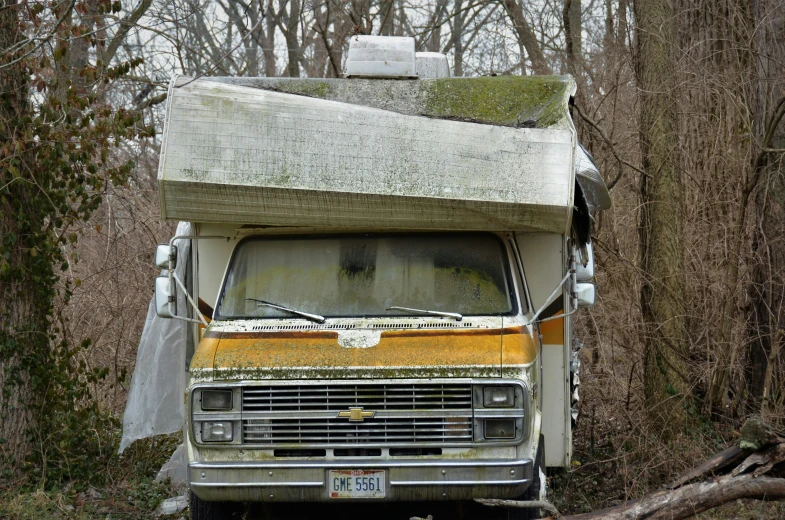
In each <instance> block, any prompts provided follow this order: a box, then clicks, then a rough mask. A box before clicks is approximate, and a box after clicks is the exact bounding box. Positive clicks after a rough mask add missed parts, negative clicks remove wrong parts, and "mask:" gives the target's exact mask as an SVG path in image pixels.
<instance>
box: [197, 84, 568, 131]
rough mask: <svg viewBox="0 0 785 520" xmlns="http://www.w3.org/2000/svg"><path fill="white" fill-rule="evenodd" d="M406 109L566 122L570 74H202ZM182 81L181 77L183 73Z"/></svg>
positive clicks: (519, 123)
mask: <svg viewBox="0 0 785 520" xmlns="http://www.w3.org/2000/svg"><path fill="white" fill-rule="evenodd" d="M204 80H206V81H218V82H221V83H229V84H233V85H242V86H247V87H253V88H260V89H265V90H273V91H276V92H284V93H289V94H296V95H302V96H308V97H315V98H319V99H327V100H332V101H341V102H344V103H351V104H356V105H363V106H368V107H373V108H381V109H384V110H391V111H393V112H399V113H402V114H408V115H421V116H426V117H434V118H440V119H454V120H459V121H472V122H476V123H485V124H493V125H499V126H512V127H532V128H569V126H570V124H571V123H570V115H569V110H568V101H569V98H570V96H571V95H573V94H574V92H575V82H574V80H573V79H572V77H571V76H485V77H478V78H440V79H423V80H379V79H299V78H298V79H292V78H205V79H204ZM182 81H187V78H183V80H182Z"/></svg>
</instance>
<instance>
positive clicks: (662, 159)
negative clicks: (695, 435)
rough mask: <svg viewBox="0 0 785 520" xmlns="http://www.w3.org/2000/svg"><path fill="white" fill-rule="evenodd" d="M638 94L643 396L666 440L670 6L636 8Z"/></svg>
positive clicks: (679, 377) (671, 193)
mask: <svg viewBox="0 0 785 520" xmlns="http://www.w3.org/2000/svg"><path fill="white" fill-rule="evenodd" d="M635 18H636V21H637V27H636V30H637V39H638V53H637V63H636V66H637V74H638V85H639V88H640V97H641V99H640V143H641V152H642V156H643V169H644V171H645V173H644V174H643V175H641V185H640V196H641V210H640V211H641V225H640V248H641V250H640V251H641V252H640V263H641V268H642V271H643V273H644V276H645V280H644V283H643V287H642V288H641V307H642V313H643V320H644V334H645V337H644V377H645V396H646V404H647V408H648V412H649V418H650V419H651V421H652V423H653V424H655V425H658V426H660V427H662V428H663V429H664V430H665V431H666V434H667V432H668V431H669V430H672V429H673V428H678V427H679V425H680V424H682V423H683V421H684V419H685V418H686V413H685V410H684V406H683V403H682V400H683V399H684V398H685V397H687V396H688V395H689V387H688V385H687V377H688V375H687V369H686V361H687V358H688V342H687V336H686V327H685V315H684V305H683V295H684V287H685V278H684V230H683V214H684V207H683V206H684V188H683V184H682V177H681V164H680V152H679V127H678V116H677V101H678V99H677V96H676V85H677V79H676V59H675V56H674V48H673V44H674V37H675V34H676V33H675V30H674V12H673V9H672V6H671V2H670V1H669V0H646V1H645V2H636V3H635Z"/></svg>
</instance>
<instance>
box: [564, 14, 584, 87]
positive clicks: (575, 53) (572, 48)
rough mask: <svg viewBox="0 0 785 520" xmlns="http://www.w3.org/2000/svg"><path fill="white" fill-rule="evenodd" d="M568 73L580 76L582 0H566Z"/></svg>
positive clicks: (565, 20)
mask: <svg viewBox="0 0 785 520" xmlns="http://www.w3.org/2000/svg"><path fill="white" fill-rule="evenodd" d="M562 22H563V23H564V41H565V51H566V54H567V72H569V73H570V74H572V75H573V76H577V75H578V72H579V70H578V63H580V60H581V57H582V54H581V0H564V9H563V10H562Z"/></svg>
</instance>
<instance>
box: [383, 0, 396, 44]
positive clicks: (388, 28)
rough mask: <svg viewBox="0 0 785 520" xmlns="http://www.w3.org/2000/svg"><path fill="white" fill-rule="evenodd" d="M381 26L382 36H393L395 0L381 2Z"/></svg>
mask: <svg viewBox="0 0 785 520" xmlns="http://www.w3.org/2000/svg"><path fill="white" fill-rule="evenodd" d="M380 18H381V22H380V24H381V26H380V27H379V34H380V35H381V36H392V35H393V30H394V29H395V27H394V23H393V22H394V18H395V0H384V1H383V2H381V12H380Z"/></svg>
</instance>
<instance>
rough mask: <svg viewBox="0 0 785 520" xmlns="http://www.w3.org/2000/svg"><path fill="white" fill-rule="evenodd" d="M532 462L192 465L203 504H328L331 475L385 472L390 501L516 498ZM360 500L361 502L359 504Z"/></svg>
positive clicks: (191, 473)
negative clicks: (340, 471)
mask: <svg viewBox="0 0 785 520" xmlns="http://www.w3.org/2000/svg"><path fill="white" fill-rule="evenodd" d="M532 466H533V463H532V460H531V459H520V460H492V459H491V460H488V459H485V460H451V459H447V460H398V461H390V460H386V461H383V460H367V459H363V460H342V461H335V460H330V461H325V460H319V461H304V460H292V461H280V460H278V461H270V462H192V463H190V464H189V466H188V482H189V484H190V487H191V490H192V491H193V492H194V493H195V494H196V495H197V496H198V497H199V498H201V499H202V500H209V501H219V500H229V501H236V502H326V501H335V500H336V499H331V498H329V494H328V489H327V481H328V477H327V471H328V470H330V469H344V470H346V469H384V470H386V485H387V488H386V490H385V497H384V498H383V499H363V500H386V501H409V500H412V501H417V500H469V499H472V498H514V497H517V496H519V495H521V494H522V493H523V492H524V491H525V490H526V488H528V487H529V485H530V484H531V482H532ZM355 500H357V499H355Z"/></svg>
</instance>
